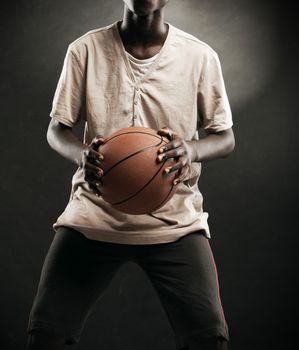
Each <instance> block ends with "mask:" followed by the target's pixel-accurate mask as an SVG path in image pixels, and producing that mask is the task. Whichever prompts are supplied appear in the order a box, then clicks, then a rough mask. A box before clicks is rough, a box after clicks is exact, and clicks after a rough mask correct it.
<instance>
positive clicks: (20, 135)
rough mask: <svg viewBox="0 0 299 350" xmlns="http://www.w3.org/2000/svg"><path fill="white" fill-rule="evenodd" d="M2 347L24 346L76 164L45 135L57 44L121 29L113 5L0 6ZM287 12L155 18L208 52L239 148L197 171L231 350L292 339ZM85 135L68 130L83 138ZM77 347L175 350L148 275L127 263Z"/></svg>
mask: <svg viewBox="0 0 299 350" xmlns="http://www.w3.org/2000/svg"><path fill="white" fill-rule="evenodd" d="M1 12H2V16H1V17H2V18H1V39H2V40H1V48H2V50H1V65H0V70H1V75H0V76H1V80H0V88H1V138H0V142H1V144H0V146H1V167H0V172H1V229H2V230H1V245H0V249H1V251H0V253H1V304H2V305H1V328H0V329H1V339H0V347H1V349H7V350H15V349H24V348H25V343H26V327H27V321H28V315H29V311H30V308H31V305H32V301H33V297H34V294H35V292H36V288H37V283H38V281H39V275H40V271H41V267H42V263H43V259H44V257H45V254H46V252H47V250H48V248H49V245H50V243H51V241H52V239H53V234H54V231H53V229H52V224H53V222H54V221H55V220H56V218H57V216H58V215H59V214H60V213H61V212H62V210H63V209H64V207H65V206H66V204H67V201H68V199H69V193H70V185H71V177H72V175H73V173H74V171H75V170H76V167H75V166H74V165H73V164H71V163H70V162H68V161H67V160H65V159H63V158H62V157H60V156H59V155H58V154H57V153H55V152H54V151H53V150H52V149H51V148H50V147H49V145H48V144H47V141H46V131H47V127H48V123H49V121H50V117H49V112H50V109H51V103H52V98H53V94H54V90H55V88H56V84H57V80H58V77H59V74H60V72H61V68H62V63H63V59H64V55H65V53H66V49H67V45H68V44H69V43H70V42H71V41H73V40H74V39H76V38H77V37H79V36H80V35H82V34H84V33H85V32H86V31H88V30H90V29H94V28H98V27H101V26H104V25H108V24H110V23H112V22H113V21H115V20H117V19H121V17H122V13H123V3H122V1H121V0H103V1H99V0H97V1H96V0H85V1H70V0H61V1H56V2H53V1H47V0H44V1H43V0H31V1H29V0H23V1H17V2H14V3H13V4H11V5H10V6H8V5H7V6H6V7H5V6H4V5H2V6H1ZM294 13H295V10H294V8H291V7H290V5H289V4H288V2H286V1H284V2H283V4H279V2H277V3H275V2H273V1H272V2H271V1H257V0H256V1H255V0H251V1H245V0H214V1H208V0H199V1H196V0H170V2H169V4H168V6H167V9H166V20H167V21H169V22H171V23H172V24H173V25H175V26H177V27H179V28H181V29H183V30H185V31H187V32H189V33H191V34H193V35H195V36H197V37H198V38H199V39H201V40H203V41H205V42H207V43H208V44H210V45H211V46H212V47H213V48H214V49H215V50H216V51H217V52H218V54H219V57H220V60H221V62H222V67H223V74H224V78H225V82H226V87H227V91H228V95H229V98H230V101H231V106H232V110H233V117H234V131H235V135H236V149H235V151H234V153H233V154H231V156H230V157H229V158H227V159H221V160H217V161H213V162H210V163H206V164H204V168H203V174H202V177H201V179H200V181H199V188H200V190H201V191H202V193H203V195H204V208H205V210H206V211H208V212H209V213H210V219H209V222H210V226H211V234H212V240H211V246H212V248H213V250H214V255H215V260H216V264H217V266H218V274H219V282H220V288H221V296H222V302H223V306H224V310H225V314H226V318H227V321H228V324H229V327H230V334H231V339H232V340H231V349H232V350H240V349H242V350H247V349H248V350H249V349H250V350H255V349H263V350H264V349H281V348H283V349H288V345H287V344H289V342H290V339H291V338H294V333H295V331H297V329H296V325H295V322H294V320H295V307H296V306H297V293H298V290H297V285H296V283H297V275H296V273H298V271H296V270H297V268H296V266H295V264H296V258H295V254H296V251H297V249H296V248H297V243H298V239H297V232H298V220H297V217H296V214H297V208H298V205H297V199H298V182H297V178H298V177H297V174H296V173H297V157H296V153H295V152H296V148H295V140H296V137H297V127H298V116H297V114H298V113H297V110H296V108H295V106H296V103H297V101H298V94H297V89H296V87H297V86H295V79H294V78H295V76H296V74H297V73H298V69H297V62H298V39H297V37H296V35H295V33H294V30H295V27H294V25H293V23H294V20H293V16H294ZM82 130H83V125H80V126H79V127H78V129H76V133H77V134H78V135H80V137H82ZM76 349H80V350H83V349H84V350H86V349H110V350H114V349H115V350H116V349H131V350H133V349H136V350H137V349H144V350H152V349H157V350H162V349H163V350H166V349H167V350H171V349H174V335H173V333H172V330H171V328H170V325H169V323H168V321H167V318H166V314H165V312H164V310H163V309H162V306H161V305H160V303H159V300H158V297H157V296H156V294H155V292H154V290H153V288H152V286H151V285H150V282H149V280H148V279H147V277H146V276H145V275H144V274H143V273H142V271H141V270H140V269H139V267H138V266H136V265H134V264H133V263H132V264H128V265H127V266H126V267H124V268H123V269H122V270H121V272H120V273H119V274H118V276H117V277H116V278H115V280H114V281H113V282H112V284H111V286H110V288H109V291H108V293H107V294H106V295H105V297H104V299H103V303H100V304H97V305H96V307H95V309H94V312H93V313H92V314H91V316H90V317H89V319H88V321H87V324H86V327H85V329H84V332H83V335H82V339H81V342H80V344H79V345H78V346H77V347H76Z"/></svg>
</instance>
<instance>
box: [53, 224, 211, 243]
mask: <svg viewBox="0 0 299 350" xmlns="http://www.w3.org/2000/svg"><path fill="white" fill-rule="evenodd" d="M59 227H70V228H72V229H74V230H76V231H79V232H81V233H82V234H83V235H84V236H85V237H86V238H88V239H91V240H95V241H103V242H109V243H119V244H133V245H138V244H161V243H170V242H174V241H177V240H178V239H179V238H181V237H183V236H186V235H188V234H190V233H192V232H197V231H198V232H200V233H202V234H203V235H204V236H205V237H206V238H207V239H208V240H210V239H211V236H210V233H209V230H208V229H205V228H203V227H198V228H194V229H190V230H184V231H182V230H178V232H176V233H171V234H170V233H169V232H168V233H161V234H157V232H156V231H155V236H154V237H153V236H151V235H150V234H145V233H144V232H134V233H132V232H130V233H125V232H122V233H115V232H103V231H102V232H99V231H97V232H96V233H92V232H90V231H87V230H85V229H82V228H81V227H78V226H75V225H71V224H57V223H54V224H53V229H54V231H55V232H57V231H58V229H59ZM170 230H171V229H170Z"/></svg>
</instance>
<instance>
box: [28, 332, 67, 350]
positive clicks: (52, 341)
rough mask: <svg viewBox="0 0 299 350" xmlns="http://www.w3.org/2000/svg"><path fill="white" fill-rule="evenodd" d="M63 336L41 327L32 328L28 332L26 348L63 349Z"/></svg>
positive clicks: (37, 349)
mask: <svg viewBox="0 0 299 350" xmlns="http://www.w3.org/2000/svg"><path fill="white" fill-rule="evenodd" d="M64 345H65V337H64V336H63V335H61V334H56V333H53V332H49V331H47V330H42V329H34V330H32V331H31V332H30V333H29V334H28V342H27V348H26V350H63V349H64Z"/></svg>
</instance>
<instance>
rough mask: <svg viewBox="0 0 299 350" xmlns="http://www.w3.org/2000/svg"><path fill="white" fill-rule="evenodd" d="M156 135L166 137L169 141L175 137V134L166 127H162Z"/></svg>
mask: <svg viewBox="0 0 299 350" xmlns="http://www.w3.org/2000/svg"><path fill="white" fill-rule="evenodd" d="M157 134H158V135H161V136H166V137H167V138H168V139H169V140H170V141H171V140H173V139H174V138H176V137H177V133H176V132H175V131H173V130H172V129H170V128H169V127H168V126H163V128H161V129H159V130H158V131H157Z"/></svg>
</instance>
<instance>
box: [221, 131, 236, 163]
mask: <svg viewBox="0 0 299 350" xmlns="http://www.w3.org/2000/svg"><path fill="white" fill-rule="evenodd" d="M235 145H236V140H235V136H234V133H233V131H232V130H230V132H229V134H228V135H227V137H226V145H225V151H224V155H223V158H227V157H228V156H229V155H230V154H231V153H232V152H233V151H234V149H235Z"/></svg>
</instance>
